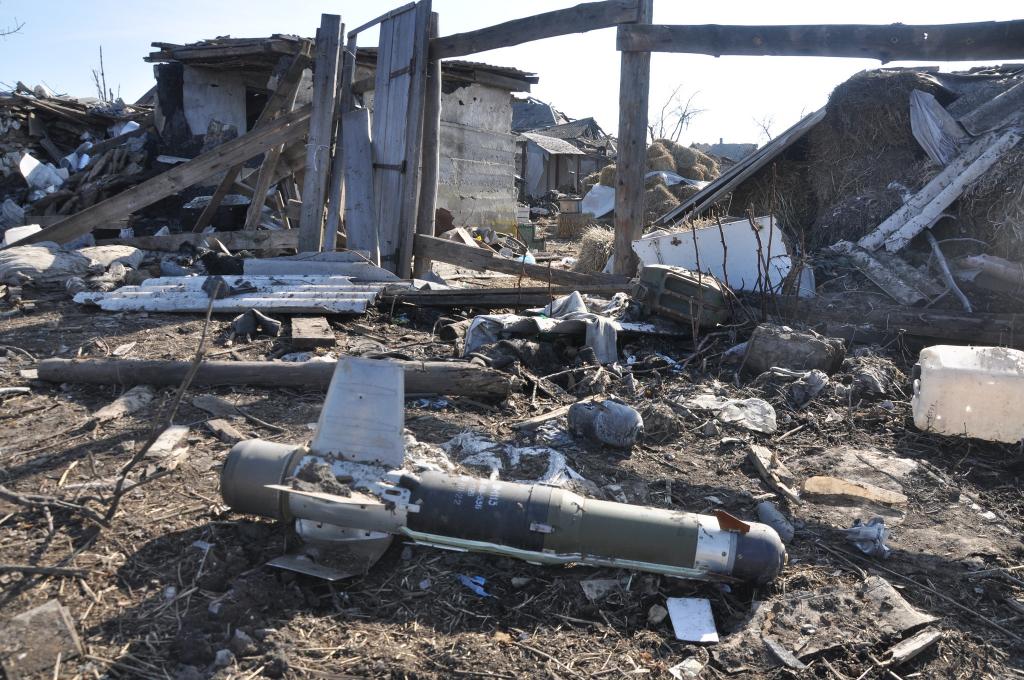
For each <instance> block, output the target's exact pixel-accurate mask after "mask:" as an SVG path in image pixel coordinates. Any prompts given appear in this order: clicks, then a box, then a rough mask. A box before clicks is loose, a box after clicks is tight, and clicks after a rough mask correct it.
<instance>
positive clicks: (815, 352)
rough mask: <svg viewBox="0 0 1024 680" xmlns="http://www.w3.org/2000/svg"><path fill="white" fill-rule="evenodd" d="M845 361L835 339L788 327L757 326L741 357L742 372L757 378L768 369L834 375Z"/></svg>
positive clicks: (843, 349)
mask: <svg viewBox="0 0 1024 680" xmlns="http://www.w3.org/2000/svg"><path fill="white" fill-rule="evenodd" d="M844 358H846V345H845V343H844V342H843V341H842V340H841V339H839V338H825V337H822V336H820V335H818V334H817V333H813V332H808V333H805V332H802V331H795V330H793V329H792V328H789V327H788V326H775V325H772V324H761V325H759V326H758V327H757V328H755V329H754V333H753V334H752V335H751V336H750V340H749V341H748V343H747V352H746V354H745V355H744V357H743V368H744V370H746V371H748V372H750V373H753V374H754V375H760V374H762V373H764V372H766V371H768V370H770V369H771V368H772V367H774V366H777V367H779V368H785V369H789V370H791V371H810V370H814V369H817V370H819V371H823V372H825V373H826V374H828V375H831V374H833V373H835V372H836V371H837V370H839V367H840V366H842V364H843V359H844Z"/></svg>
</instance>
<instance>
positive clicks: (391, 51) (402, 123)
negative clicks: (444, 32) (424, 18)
mask: <svg viewBox="0 0 1024 680" xmlns="http://www.w3.org/2000/svg"><path fill="white" fill-rule="evenodd" d="M417 16H418V10H417V9H416V8H413V9H410V10H407V11H405V12H402V13H400V14H396V15H395V16H393V17H391V18H389V19H386V20H385V21H383V22H382V23H381V26H380V45H379V47H378V48H377V67H376V74H375V76H374V78H375V83H376V84H375V86H374V93H373V134H372V135H371V136H370V137H371V140H372V145H373V168H374V171H373V197H374V209H375V211H376V224H377V233H378V239H379V241H380V263H381V266H382V267H384V268H385V269H387V270H389V271H393V272H395V273H396V274H398V273H399V272H400V271H401V266H400V264H401V255H402V234H403V231H404V230H405V228H406V227H408V226H411V225H407V224H403V223H402V210H403V208H404V204H405V200H404V199H405V195H406V194H405V192H404V191H403V185H404V183H405V182H404V180H405V178H406V175H407V174H408V171H409V169H410V168H411V167H412V165H413V164H414V161H413V159H410V158H409V157H408V156H407V155H406V139H407V137H408V132H409V131H408V129H407V126H408V124H409V120H410V118H409V117H408V115H407V107H408V106H409V105H410V104H411V103H412V101H411V100H410V94H411V93H412V69H411V68H409V67H411V66H412V65H413V64H412V60H413V55H414V54H415V52H416V42H417V41H416V19H417ZM415 160H416V161H418V153H417V159H415ZM415 164H416V165H417V167H418V162H416V163H415Z"/></svg>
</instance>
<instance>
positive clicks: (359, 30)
mask: <svg viewBox="0 0 1024 680" xmlns="http://www.w3.org/2000/svg"><path fill="white" fill-rule="evenodd" d="M415 6H416V3H415V2H410V3H407V4H405V5H402V6H401V7H396V8H394V9H392V10H388V11H387V12H384V14H381V15H380V16H379V17H376V18H374V19H370V20H369V21H367V22H366V23H365V24H363V25H362V26H357V27H356V28H353V29H352V30H351V31H349V32H348V37H349V38H350V39H351V38H355V37H356V36H357V35H358V34H360V33H362V32H363V31H365V30H366V29H368V28H373V27H374V26H376V25H377V24H379V23H381V22H382V21H386V20H388V19H390V18H391V17H393V16H396V15H398V14H401V13H402V12H406V11H408V10H410V9H412V8H413V7H415Z"/></svg>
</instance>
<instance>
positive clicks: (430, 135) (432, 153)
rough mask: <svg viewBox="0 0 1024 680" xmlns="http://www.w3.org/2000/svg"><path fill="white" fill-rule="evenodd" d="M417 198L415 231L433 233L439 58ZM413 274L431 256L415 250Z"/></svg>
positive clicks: (431, 75)
mask: <svg viewBox="0 0 1024 680" xmlns="http://www.w3.org/2000/svg"><path fill="white" fill-rule="evenodd" d="M437 21H438V17H437V13H436V12H434V13H432V14H431V15H430V37H431V38H436V37H437ZM421 160H422V163H423V165H422V175H421V176H420V199H419V206H418V208H417V210H416V233H417V234H424V235H426V236H433V235H434V214H435V211H436V210H437V175H438V170H439V169H440V165H441V60H440V59H436V58H433V57H431V58H430V60H429V61H428V62H427V83H426V102H425V104H424V109H423V149H422V152H421ZM414 255H415V260H414V269H413V275H414V276H423V275H424V274H426V273H427V272H429V271H430V266H431V262H430V258H428V257H426V256H424V255H421V254H420V253H418V252H417V253H414Z"/></svg>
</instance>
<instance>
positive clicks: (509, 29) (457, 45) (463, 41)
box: [430, 0, 644, 59]
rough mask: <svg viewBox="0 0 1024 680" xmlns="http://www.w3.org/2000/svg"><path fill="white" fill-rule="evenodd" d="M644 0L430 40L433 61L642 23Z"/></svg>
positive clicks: (609, 0)
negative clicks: (640, 10)
mask: <svg viewBox="0 0 1024 680" xmlns="http://www.w3.org/2000/svg"><path fill="white" fill-rule="evenodd" d="M643 2H644V0H606V2H587V3H583V4H581V5H576V6H575V7H570V8H568V9H560V10H555V11H554V12H544V13H543V14H537V15H534V16H531V17H526V18H524V19H515V20H514V21H506V22H505V23H503V24H498V25H496V26H489V27H487V28H481V29H479V30H476V31H469V32H467V33H455V34H454V35H446V36H444V37H441V38H434V39H433V40H431V41H430V58H431V59H448V58H450V57H461V56H465V55H467V54H474V53H476V52H486V51H487V50H495V49H498V48H499V47H511V46H512V45H520V44H522V43H527V42H532V41H534V40H541V39H543V38H553V37H555V36H559V35H569V34H571V33H586V32H587V31H593V30H597V29H600V28H608V27H609V26H616V25H618V24H625V23H630V22H633V21H638V20H639V18H640V13H639V6H640V5H641V4H642V3H643Z"/></svg>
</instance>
